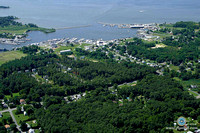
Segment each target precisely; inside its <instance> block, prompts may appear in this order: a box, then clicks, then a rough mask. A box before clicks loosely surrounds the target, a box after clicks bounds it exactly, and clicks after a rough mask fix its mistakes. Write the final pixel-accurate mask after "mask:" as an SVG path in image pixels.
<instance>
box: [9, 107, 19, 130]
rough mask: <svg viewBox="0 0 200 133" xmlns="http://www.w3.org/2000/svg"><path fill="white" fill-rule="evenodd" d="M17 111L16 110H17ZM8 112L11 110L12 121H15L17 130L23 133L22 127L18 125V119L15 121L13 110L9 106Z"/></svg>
mask: <svg viewBox="0 0 200 133" xmlns="http://www.w3.org/2000/svg"><path fill="white" fill-rule="evenodd" d="M15 109H16V108H15ZM8 110H9V112H10V115H11V117H12V119H13V121H14V122H15V125H16V126H17V129H18V130H19V131H20V132H22V130H21V129H20V126H19V125H18V124H17V121H16V119H15V116H14V115H13V112H12V111H13V109H10V107H9V106H8Z"/></svg>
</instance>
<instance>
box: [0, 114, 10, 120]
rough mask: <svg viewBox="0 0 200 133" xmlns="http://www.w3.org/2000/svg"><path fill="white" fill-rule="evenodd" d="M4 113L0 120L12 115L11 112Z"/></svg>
mask: <svg viewBox="0 0 200 133" xmlns="http://www.w3.org/2000/svg"><path fill="white" fill-rule="evenodd" d="M2 115H3V117H1V118H0V120H2V119H3V118H5V119H7V118H8V117H11V116H10V113H9V112H4V113H2Z"/></svg>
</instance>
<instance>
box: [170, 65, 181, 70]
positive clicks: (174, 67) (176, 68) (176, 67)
mask: <svg viewBox="0 0 200 133" xmlns="http://www.w3.org/2000/svg"><path fill="white" fill-rule="evenodd" d="M169 68H170V69H172V70H175V71H178V70H179V67H178V66H174V65H172V64H171V65H169Z"/></svg>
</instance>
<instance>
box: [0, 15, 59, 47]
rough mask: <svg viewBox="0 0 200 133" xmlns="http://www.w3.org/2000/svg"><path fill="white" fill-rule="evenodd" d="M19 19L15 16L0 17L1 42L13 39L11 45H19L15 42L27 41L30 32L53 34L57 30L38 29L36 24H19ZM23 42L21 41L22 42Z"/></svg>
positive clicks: (10, 41)
mask: <svg viewBox="0 0 200 133" xmlns="http://www.w3.org/2000/svg"><path fill="white" fill-rule="evenodd" d="M17 19H18V18H17V17H14V16H7V17H0V38H1V40H2V39H3V40H5V39H11V40H9V44H18V41H17V42H13V41H14V40H15V41H16V40H19V39H23V40H24V39H25V37H26V36H27V33H28V32H29V31H41V32H44V33H52V32H55V29H47V28H42V27H38V26H37V25H35V24H32V23H28V24H22V23H20V22H17V21H16V20H17ZM1 40H0V43H7V42H8V41H3V42H2V41H1ZM20 41H21V40H20Z"/></svg>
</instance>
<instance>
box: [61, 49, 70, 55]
mask: <svg viewBox="0 0 200 133" xmlns="http://www.w3.org/2000/svg"><path fill="white" fill-rule="evenodd" d="M71 52H72V51H71V50H70V49H68V50H62V51H60V54H63V53H71Z"/></svg>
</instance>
